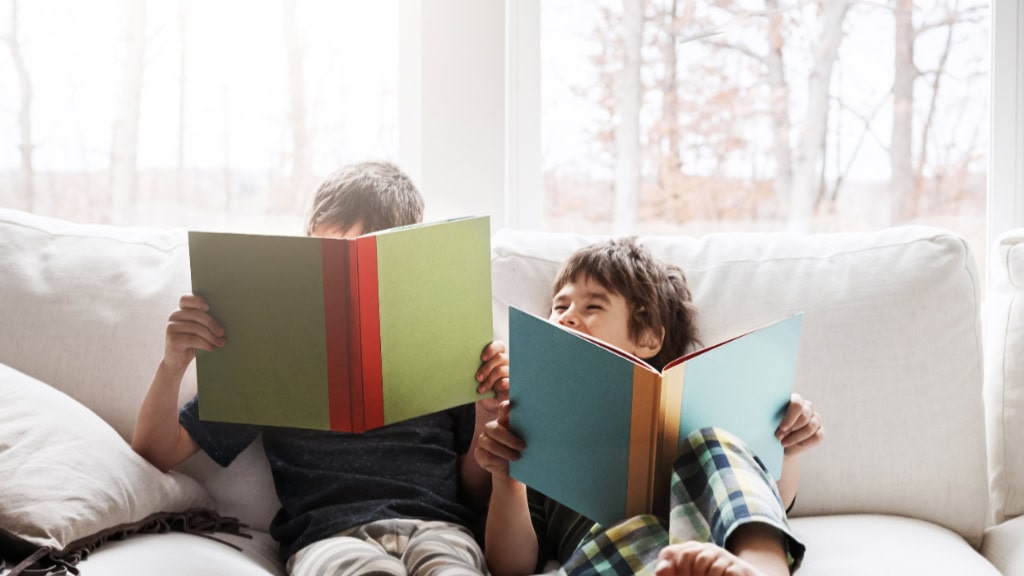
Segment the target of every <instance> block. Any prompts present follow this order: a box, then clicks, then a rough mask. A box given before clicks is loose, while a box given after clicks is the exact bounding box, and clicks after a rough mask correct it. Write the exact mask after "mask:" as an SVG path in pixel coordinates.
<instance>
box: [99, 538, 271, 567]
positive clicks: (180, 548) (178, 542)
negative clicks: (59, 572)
mask: <svg viewBox="0 0 1024 576" xmlns="http://www.w3.org/2000/svg"><path fill="white" fill-rule="evenodd" d="M214 537H215V538H218V539H220V540H224V541H225V542H230V543H231V544H234V545H236V546H238V547H240V548H242V550H243V551H244V554H239V553H238V552H237V551H236V550H233V549H232V548H229V547H228V546H225V545H224V544H221V543H219V542H214V541H213V540H210V539H208V538H204V537H201V536H193V535H191V534H179V533H168V534H147V535H143V536H134V537H132V538H131V539H130V540H125V541H121V542H111V543H108V544H105V545H104V546H103V547H102V548H100V549H99V550H97V551H96V552H94V553H93V554H90V555H89V557H88V558H86V559H85V560H84V561H83V562H82V563H81V564H79V568H80V570H81V572H82V574H85V575H87V576H88V575H91V574H95V575H97V576H138V575H139V574H146V575H147V576H183V575H186V574H187V575H188V576H264V575H275V576H283V575H284V573H285V572H284V567H283V566H282V565H281V562H280V561H279V560H278V558H277V549H278V546H277V542H275V541H274V540H273V539H272V538H271V537H270V536H269V535H267V534H266V533H264V532H255V533H253V538H252V539H251V540H250V539H245V538H239V537H236V536H229V535H224V534H214Z"/></svg>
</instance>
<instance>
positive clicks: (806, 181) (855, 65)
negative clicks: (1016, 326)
mask: <svg viewBox="0 0 1024 576" xmlns="http://www.w3.org/2000/svg"><path fill="white" fill-rule="evenodd" d="M989 12H990V6H989V2H988V1H987V0H959V1H956V0H949V1H946V0H927V1H925V0H893V1H891V2H887V3H877V2H876V3H855V2H847V1H844V0H830V1H828V2H787V1H776V0H764V1H757V2H753V1H739V0H736V1H731V2H681V1H677V0H652V1H648V2H641V1H639V0H622V1H607V0H605V1H601V2H596V3H594V2H584V1H581V0H545V1H544V2H542V3H541V5H540V34H539V35H540V45H541V53H542V58H541V59H540V61H541V64H540V68H541V80H540V84H541V151H540V155H541V163H542V174H543V189H544V206H545V213H544V227H545V228H547V229H549V230H573V231H583V232H616V233H625V232H635V233H684V234H703V233H707V232H715V231H723V232H728V231H783V230H788V231H793V230H796V231H819V232H832V231H853V230H865V229H877V228H881V227H886V226H891V225H897V224H911V223H913V224H927V225H936V226H941V227H944V228H948V229H951V230H953V231H955V232H958V233H960V234H962V235H964V236H965V237H966V238H967V239H968V241H969V242H970V243H971V245H972V248H973V250H974V252H975V254H976V256H977V257H978V259H979V262H982V263H983V262H984V257H985V253H986V250H985V247H986V245H987V239H986V235H985V234H986V191H987V190H986V188H987V186H986V181H987V177H988V170H989V151H988V145H989V134H988V126H989V121H988V114H989V101H990V100H989V85H990V82H989V69H990V62H989V60H990V57H989V54H990V31H989V17H990V13H989Z"/></svg>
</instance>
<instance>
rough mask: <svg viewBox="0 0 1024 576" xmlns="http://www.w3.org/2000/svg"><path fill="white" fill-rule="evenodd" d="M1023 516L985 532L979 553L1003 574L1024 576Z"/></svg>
mask: <svg viewBox="0 0 1024 576" xmlns="http://www.w3.org/2000/svg"><path fill="white" fill-rule="evenodd" d="M1022 543H1024V516H1018V517H1017V518H1014V519H1013V520H1008V521H1006V522H1003V523H1002V524H999V525H998V526H993V527H992V528H989V529H988V531H987V532H985V543H984V544H982V546H981V553H982V554H983V555H984V556H985V558H988V561H989V562H991V563H992V565H994V566H995V567H996V568H998V569H999V571H1000V572H1002V573H1003V574H1013V575H1016V574H1024V546H1022V545H1021V544H1022Z"/></svg>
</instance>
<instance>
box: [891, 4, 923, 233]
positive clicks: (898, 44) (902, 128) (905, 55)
mask: <svg viewBox="0 0 1024 576" xmlns="http://www.w3.org/2000/svg"><path fill="white" fill-rule="evenodd" d="M895 1H896V5H895V10H894V11H893V18H894V20H895V24H896V35H895V50H893V53H894V58H893V74H894V76H893V79H894V81H893V100H892V141H891V144H890V147H889V159H890V163H891V165H892V166H891V174H890V179H889V184H890V202H891V204H890V206H889V218H890V222H898V221H900V220H902V218H903V215H904V213H905V212H906V210H907V206H906V204H907V203H908V202H909V199H910V197H911V194H912V193H913V189H914V172H913V168H912V159H911V145H912V135H913V129H914V128H913V124H914V122H913V120H914V81H915V80H916V79H917V68H916V67H915V66H914V39H915V34H914V21H913V16H914V2H913V0H895Z"/></svg>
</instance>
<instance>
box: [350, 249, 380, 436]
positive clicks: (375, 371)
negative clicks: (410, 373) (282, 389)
mask: <svg viewBox="0 0 1024 576" xmlns="http://www.w3.org/2000/svg"><path fill="white" fill-rule="evenodd" d="M356 242H357V244H358V245H359V266H360V270H359V272H360V275H359V296H360V298H359V305H360V306H359V308H360V311H359V319H360V323H359V324H360V326H361V328H362V338H361V340H362V346H363V349H362V365H363V378H362V384H363V402H364V406H365V415H366V429H367V430H369V429H372V428H380V427H381V426H383V425H384V376H383V373H382V371H383V364H382V361H381V352H380V297H379V292H378V286H377V238H376V237H374V236H370V237H367V238H360V239H359V240H357V241H356Z"/></svg>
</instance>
